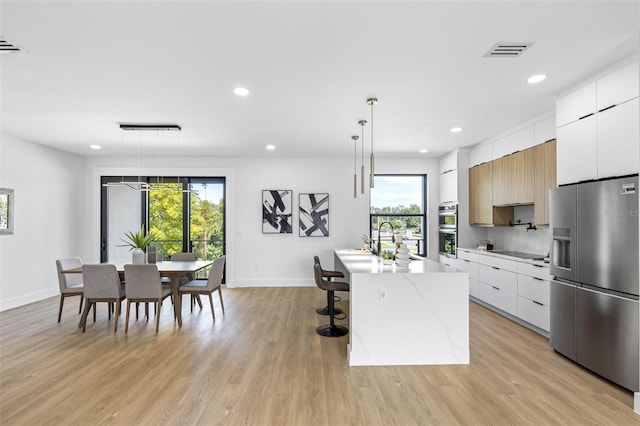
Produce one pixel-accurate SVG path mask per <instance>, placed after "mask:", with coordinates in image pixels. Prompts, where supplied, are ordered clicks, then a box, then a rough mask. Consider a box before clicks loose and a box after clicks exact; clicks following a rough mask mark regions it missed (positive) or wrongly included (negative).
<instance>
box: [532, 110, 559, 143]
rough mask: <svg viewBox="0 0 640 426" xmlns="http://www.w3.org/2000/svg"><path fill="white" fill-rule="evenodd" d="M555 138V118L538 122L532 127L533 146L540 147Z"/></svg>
mask: <svg viewBox="0 0 640 426" xmlns="http://www.w3.org/2000/svg"><path fill="white" fill-rule="evenodd" d="M555 138H556V117H555V116H554V115H552V116H551V117H549V118H546V119H544V120H541V121H538V122H536V123H535V124H534V125H533V146H536V145H540V144H542V143H545V142H547V141H550V140H551V139H555Z"/></svg>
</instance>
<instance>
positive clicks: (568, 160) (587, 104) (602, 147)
mask: <svg viewBox="0 0 640 426" xmlns="http://www.w3.org/2000/svg"><path fill="white" fill-rule="evenodd" d="M638 113H639V111H638V63H637V62H635V63H633V64H631V65H628V66H626V67H624V68H622V69H620V70H618V71H616V72H614V73H611V74H609V75H607V76H605V77H603V78H601V79H599V80H597V81H594V82H593V83H591V84H589V85H587V86H585V87H583V88H582V89H579V90H577V91H575V92H573V93H570V94H568V95H567V96H564V97H562V98H559V99H558V101H557V103H556V123H557V126H558V128H557V130H556V134H557V155H558V156H557V179H558V185H562V184H569V183H576V182H580V181H584V180H592V179H601V178H607V177H614V176H623V175H628V174H633V173H638V170H639V169H640V155H639V152H638V151H639V148H638V137H639V131H638V129H639V123H640V120H639V115H638Z"/></svg>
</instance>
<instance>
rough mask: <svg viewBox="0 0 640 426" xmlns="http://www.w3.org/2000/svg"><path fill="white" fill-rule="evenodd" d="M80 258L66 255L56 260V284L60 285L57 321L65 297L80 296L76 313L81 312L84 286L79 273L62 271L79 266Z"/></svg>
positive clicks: (80, 263)
mask: <svg viewBox="0 0 640 426" xmlns="http://www.w3.org/2000/svg"><path fill="white" fill-rule="evenodd" d="M81 267H82V259H80V258H79V257H66V258H63V259H58V260H56V269H57V270H58V285H59V286H60V309H59V310H58V322H60V319H61V318H62V306H63V305H64V299H65V298H66V297H72V296H80V306H79V307H78V314H80V313H81V312H82V302H83V301H84V287H83V285H82V274H81V273H65V272H63V271H66V270H69V269H74V268H81Z"/></svg>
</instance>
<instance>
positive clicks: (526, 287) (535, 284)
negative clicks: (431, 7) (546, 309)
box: [518, 275, 550, 305]
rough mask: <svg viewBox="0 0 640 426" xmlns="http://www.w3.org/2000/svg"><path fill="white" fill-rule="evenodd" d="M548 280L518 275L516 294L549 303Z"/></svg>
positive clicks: (545, 303)
mask: <svg viewBox="0 0 640 426" xmlns="http://www.w3.org/2000/svg"><path fill="white" fill-rule="evenodd" d="M549 292H550V290H549V281H546V280H541V279H540V278H535V277H529V276H527V275H518V296H520V297H524V298H526V299H529V300H532V301H534V302H539V303H542V304H543V305H549Z"/></svg>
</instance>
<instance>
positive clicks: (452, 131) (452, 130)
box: [449, 127, 462, 133]
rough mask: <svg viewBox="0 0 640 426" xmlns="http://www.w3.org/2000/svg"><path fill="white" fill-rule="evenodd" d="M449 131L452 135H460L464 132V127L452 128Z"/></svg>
mask: <svg viewBox="0 0 640 426" xmlns="http://www.w3.org/2000/svg"><path fill="white" fill-rule="evenodd" d="M449 131H450V132H451V133H460V132H461V131H462V127H452V128H451V129H450V130H449Z"/></svg>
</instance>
